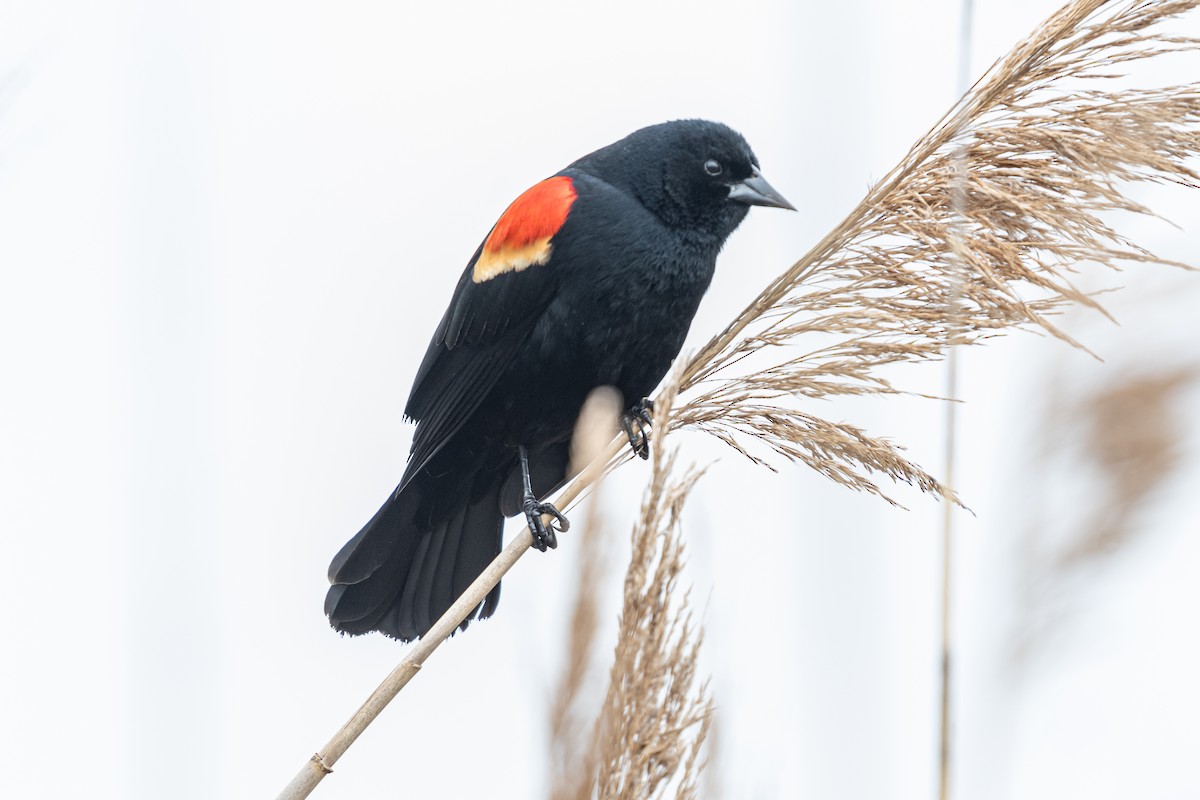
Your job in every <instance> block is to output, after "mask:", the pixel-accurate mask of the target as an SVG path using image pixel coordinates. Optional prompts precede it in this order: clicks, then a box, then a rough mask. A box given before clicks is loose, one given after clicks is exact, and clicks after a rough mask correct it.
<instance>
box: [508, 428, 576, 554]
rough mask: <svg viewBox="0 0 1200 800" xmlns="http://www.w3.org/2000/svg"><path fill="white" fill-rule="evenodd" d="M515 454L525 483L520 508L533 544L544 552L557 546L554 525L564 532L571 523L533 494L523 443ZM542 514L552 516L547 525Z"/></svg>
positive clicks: (527, 455) (569, 527)
mask: <svg viewBox="0 0 1200 800" xmlns="http://www.w3.org/2000/svg"><path fill="white" fill-rule="evenodd" d="M517 455H518V458H519V459H520V462H521V479H522V482H523V483H524V484H525V494H524V495H523V496H522V498H521V510H522V511H524V512H525V519H526V520H527V521H528V523H529V532H530V533H532V534H533V546H534V547H536V548H537V549H538V550H540V551H541V552H543V553H544V552H546V549H547V548H549V549H550V550H553V549H555V548H556V547H558V536H557V535H556V534H555V532H554V531H555V526H557V530H558V531H560V532H562V533H566V532H567V531H568V530H570V529H571V523H570V522H568V521H567V518H566V517H564V516H563V514H562V512H561V511H559V510H558V509H557V508H555V507H554V505H553V504H552V503H542V502H539V501H538V499H537V497H536V496H534V494H533V486H532V481H531V480H530V477H529V453H528V451H527V450H526V449H525V446H524V445H521V446H520V447H518V448H517ZM544 514H549V515H550V516H552V517H554V520H553V521H551V523H550V524H549V525H546V524H545V523H543V522H542V515H544Z"/></svg>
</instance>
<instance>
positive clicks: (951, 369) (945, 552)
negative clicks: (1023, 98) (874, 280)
mask: <svg viewBox="0 0 1200 800" xmlns="http://www.w3.org/2000/svg"><path fill="white" fill-rule="evenodd" d="M974 11H975V8H974V2H973V0H963V2H962V15H961V23H960V27H959V48H958V92H959V94H960V95H962V94H965V93H966V91H967V89H968V88H970V86H971V80H970V78H971V27H972V22H973V17H974ZM960 152H961V151H960ZM957 166H958V170H957V180H958V185H957V186H956V187H955V189H954V191H953V192H952V201H953V203H954V206H955V210H956V211H958V212H959V215H960V217H961V215H962V211H963V210H964V208H965V205H966V192H965V187H964V185H963V184H964V182H965V180H966V177H967V176H966V164H965V160H963V159H960V160H959V162H958V164H957ZM963 271H964V273H965V271H966V265H965V264H964V265H963ZM960 289H961V282H960ZM961 296H962V293H961V290H960V292H959V293H958V294H957V296H956V297H955V298H954V300H953V301H952V302H953V303H954V305H955V308H952V309H951V318H952V319H954V318H957V317H958V316H960V309H959V308H958V305H959V303H960V301H961ZM958 350H959V348H958V347H957V346H955V344H954V341H953V338H952V339H951V342H950V348H949V352H948V353H947V357H946V404H945V416H944V420H943V424H944V426H945V448H946V449H945V453H944V460H945V474H944V478H943V485H944V486H945V487H946V489H947V490H948V491H949V492H953V491H954V489H955V487H956V485H957V480H956V476H955V473H954V467H955V462H954V454H955V444H956V435H957V431H958ZM953 585H954V503H951V502H949V501H948V500H947V499H943V501H942V598H941V605H942V609H941V610H942V620H941V621H942V642H941V646H942V657H941V672H942V674H941V679H942V680H941V696H940V698H939V703H940V714H939V717H940V721H939V729H938V741H939V747H938V798H939V800H949V798H950V757H951V746H950V735H951V732H950V722H951V716H950V691H951V686H952V683H951V679H952V676H953V673H952V670H951V665H952V654H953V639H952V636H951V627H950V626H951V620H952V614H951V609H952V607H953V606H952V601H953V599H954V596H953Z"/></svg>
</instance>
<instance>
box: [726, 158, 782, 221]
mask: <svg viewBox="0 0 1200 800" xmlns="http://www.w3.org/2000/svg"><path fill="white" fill-rule="evenodd" d="M729 199H730V200H736V201H737V202H739V203H745V204H746V205H748V206H770V207H772V208H786V209H788V210H790V211H795V210H796V207H795V206H794V205H792V204H791V203H789V202H788V201H787V200H784V199H783V195H781V194H780V193H779V192H777V191H775V190H774V189H773V188H771V184H769V183H767V179H766V178H764V177H763V176H762V173H761V172H759V171H758V167H754V172H752V173H751V174H750V177H749V178H746V180H744V181H742V182H740V183H735V184H733V185H732V186H730V187H729Z"/></svg>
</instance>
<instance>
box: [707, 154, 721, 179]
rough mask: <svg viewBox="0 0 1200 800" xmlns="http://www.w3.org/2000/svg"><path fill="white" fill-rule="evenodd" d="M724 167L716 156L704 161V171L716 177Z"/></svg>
mask: <svg viewBox="0 0 1200 800" xmlns="http://www.w3.org/2000/svg"><path fill="white" fill-rule="evenodd" d="M722 169H723V167H722V166H721V162H720V161H717V160H716V159H715V158H710V159H709V160H708V161H705V162H704V171H705V172H707V173H708V174H709V175H712V176H714V177H715V176H717V175H720V174H721V170H722Z"/></svg>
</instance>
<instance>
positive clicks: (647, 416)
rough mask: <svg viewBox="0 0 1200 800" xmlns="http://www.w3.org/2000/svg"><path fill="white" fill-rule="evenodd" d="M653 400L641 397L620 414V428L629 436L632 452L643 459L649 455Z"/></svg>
mask: <svg viewBox="0 0 1200 800" xmlns="http://www.w3.org/2000/svg"><path fill="white" fill-rule="evenodd" d="M653 415H654V401H653V400H651V399H650V398H649V397H643V398H642V399H641V400H639V401H638V402H637V403H636V404H634V406H633V407H632V408H630V409H629V410H628V411H626V412H625V413H624V414H622V415H621V430H623V431H625V435H626V436H627V437H628V438H629V446H630V447H632V448H633V454H634V455H635V456H637V457H638V458H641V459H642V460H643V461H644V460H646V459H647V458H649V457H650V425H651V424H652V423H653V422H654V416H653Z"/></svg>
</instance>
